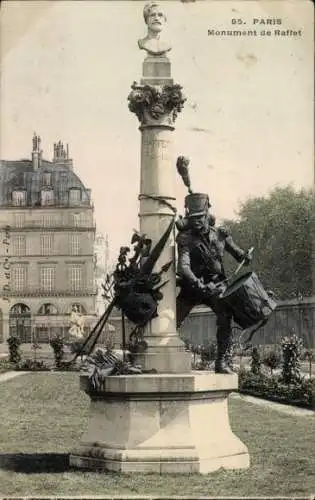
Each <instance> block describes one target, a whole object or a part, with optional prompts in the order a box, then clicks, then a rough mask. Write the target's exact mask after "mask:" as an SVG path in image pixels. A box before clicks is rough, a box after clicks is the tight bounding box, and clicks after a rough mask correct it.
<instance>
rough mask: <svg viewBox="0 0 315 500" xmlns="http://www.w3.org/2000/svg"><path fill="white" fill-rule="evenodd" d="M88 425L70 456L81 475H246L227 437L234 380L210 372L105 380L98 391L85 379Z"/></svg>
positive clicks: (240, 453)
mask: <svg viewBox="0 0 315 500" xmlns="http://www.w3.org/2000/svg"><path fill="white" fill-rule="evenodd" d="M81 388H82V389H83V390H84V391H85V392H86V393H87V394H88V395H89V396H90V398H91V417H90V421H89V425H88V429H87V431H86V433H85V434H84V436H83V439H82V443H81V445H80V447H79V448H78V449H77V450H74V451H73V453H72V455H71V465H72V466H75V467H79V468H81V469H98V470H104V471H105V470H109V471H116V472H127V473H128V472H129V473H130V472H150V473H152V472H155V473H161V474H164V473H165V474H166V473H202V474H207V473H209V472H211V471H214V470H217V469H219V468H221V467H224V468H227V469H234V468H246V467H248V465H249V456H248V453H247V448H246V446H245V445H244V444H243V443H242V442H241V441H240V440H239V439H238V438H237V437H236V436H235V435H234V434H233V432H232V430H231V427H230V424H229V416H228V408H227V398H228V395H229V393H230V392H231V391H233V390H236V389H237V376H236V375H216V374H214V373H209V372H193V373H192V372H191V373H189V374H188V373H187V374H172V375H171V374H167V375H166V374H157V375H156V374H154V375H140V376H132V375H125V376H119V377H115V376H114V377H107V378H106V380H105V381H104V383H103V385H102V386H100V387H99V388H98V390H97V391H95V390H93V388H92V387H91V385H90V383H89V380H88V378H87V377H84V376H82V377H81Z"/></svg>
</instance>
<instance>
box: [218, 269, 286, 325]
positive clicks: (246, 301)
mask: <svg viewBox="0 0 315 500" xmlns="http://www.w3.org/2000/svg"><path fill="white" fill-rule="evenodd" d="M220 300H221V301H223V302H224V303H225V304H227V305H228V306H229V307H230V309H231V310H232V311H233V319H234V321H235V323H237V324H238V325H239V326H240V327H241V328H243V329H244V330H245V329H246V328H249V327H251V326H254V325H257V324H258V323H261V326H262V325H263V324H265V323H266V321H267V320H268V318H269V316H270V315H271V313H272V312H273V311H274V310H275V308H276V307H277V304H276V302H275V301H274V300H273V299H272V297H270V296H269V295H268V293H267V292H266V291H265V289H264V287H263V286H262V284H261V283H260V281H259V279H258V277H257V275H256V274H255V273H254V272H249V273H247V274H245V275H243V276H241V277H240V278H238V279H237V280H236V281H234V283H232V284H231V285H230V286H228V287H227V289H226V290H225V292H224V293H223V294H222V295H221V297H220Z"/></svg>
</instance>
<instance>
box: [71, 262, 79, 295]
mask: <svg viewBox="0 0 315 500" xmlns="http://www.w3.org/2000/svg"><path fill="white" fill-rule="evenodd" d="M69 283H70V290H72V291H73V292H75V291H77V290H80V289H81V286H82V268H81V267H79V266H71V267H70V269H69Z"/></svg>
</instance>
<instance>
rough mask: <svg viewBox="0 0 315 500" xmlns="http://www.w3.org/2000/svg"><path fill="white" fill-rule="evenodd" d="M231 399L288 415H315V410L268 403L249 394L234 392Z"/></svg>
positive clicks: (272, 402) (266, 400)
mask: <svg viewBox="0 0 315 500" xmlns="http://www.w3.org/2000/svg"><path fill="white" fill-rule="evenodd" d="M231 398H234V399H241V400H242V401H247V402H248V403H253V404H255V405H260V406H265V407H268V408H270V409H271V410H276V411H279V412H281V413H286V414H288V415H295V416H302V417H311V416H314V415H315V411H314V410H308V409H307V408H299V407H297V406H291V405H285V404H282V403H275V402H274V401H268V399H261V398H256V397H255V396H248V395H247V394H238V393H236V392H233V393H232V394H231Z"/></svg>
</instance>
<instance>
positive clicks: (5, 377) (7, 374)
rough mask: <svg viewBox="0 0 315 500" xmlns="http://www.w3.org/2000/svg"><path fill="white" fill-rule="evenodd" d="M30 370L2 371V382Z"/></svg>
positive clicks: (0, 375)
mask: <svg viewBox="0 0 315 500" xmlns="http://www.w3.org/2000/svg"><path fill="white" fill-rule="evenodd" d="M27 373H30V372H5V373H0V382H5V381H6V380H10V379H11V378H15V377H18V376H19V375H26V374H27Z"/></svg>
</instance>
